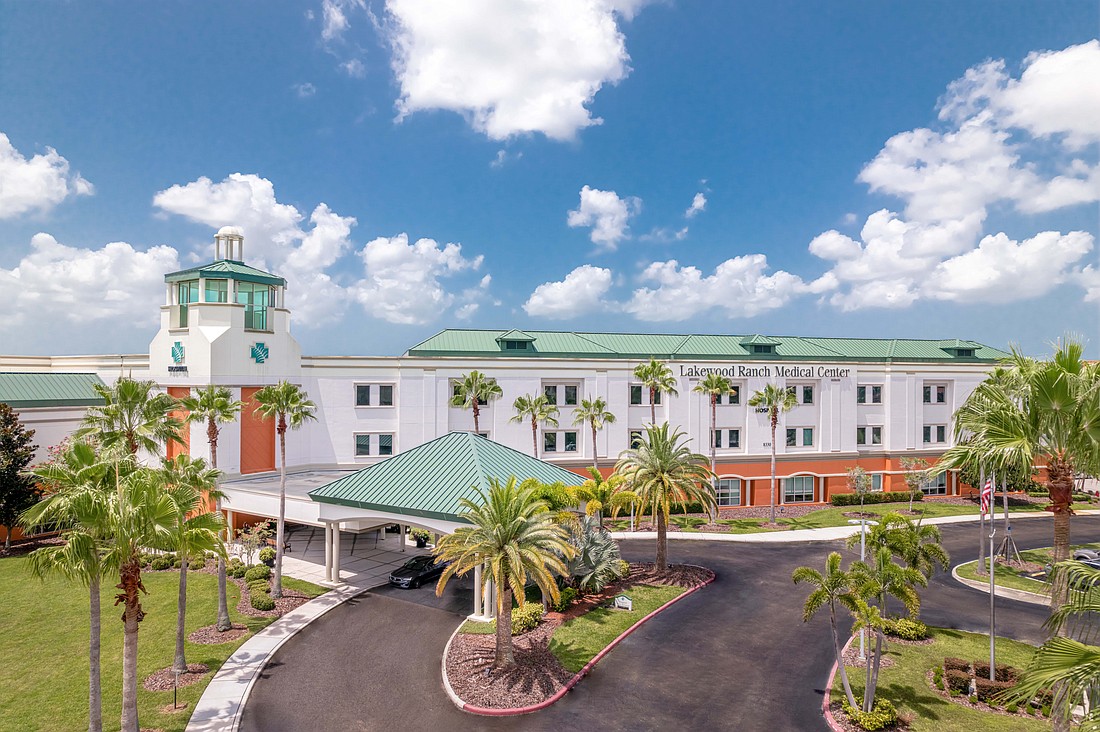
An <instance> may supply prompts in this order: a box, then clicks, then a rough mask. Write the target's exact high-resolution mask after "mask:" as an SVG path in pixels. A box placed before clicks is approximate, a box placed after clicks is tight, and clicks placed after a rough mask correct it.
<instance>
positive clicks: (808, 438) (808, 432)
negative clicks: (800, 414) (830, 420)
mask: <svg viewBox="0 0 1100 732" xmlns="http://www.w3.org/2000/svg"><path fill="white" fill-rule="evenodd" d="M813 444H814V430H813V428H812V427H803V428H802V447H813Z"/></svg>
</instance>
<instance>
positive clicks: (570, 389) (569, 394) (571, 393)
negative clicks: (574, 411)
mask: <svg viewBox="0 0 1100 732" xmlns="http://www.w3.org/2000/svg"><path fill="white" fill-rule="evenodd" d="M576 404H577V387H576V386H573V385H572V384H566V386H565V406H567V407H573V406H576Z"/></svg>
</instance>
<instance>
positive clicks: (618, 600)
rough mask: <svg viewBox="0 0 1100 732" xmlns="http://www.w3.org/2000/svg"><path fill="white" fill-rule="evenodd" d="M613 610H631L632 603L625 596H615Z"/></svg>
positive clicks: (632, 607)
mask: <svg viewBox="0 0 1100 732" xmlns="http://www.w3.org/2000/svg"><path fill="white" fill-rule="evenodd" d="M615 609H616V610H633V609H634V601H633V600H631V599H630V598H629V597H627V596H626V595H617V596H616V597H615Z"/></svg>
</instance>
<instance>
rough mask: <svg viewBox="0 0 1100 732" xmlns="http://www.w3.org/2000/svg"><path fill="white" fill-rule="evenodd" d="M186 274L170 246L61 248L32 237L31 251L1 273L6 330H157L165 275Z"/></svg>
mask: <svg viewBox="0 0 1100 732" xmlns="http://www.w3.org/2000/svg"><path fill="white" fill-rule="evenodd" d="M178 269H180V266H179V254H178V252H177V251H176V250H175V249H173V248H172V247H169V246H154V247H150V248H149V249H148V250H146V251H139V250H136V249H134V248H133V247H132V246H131V245H129V244H127V243H126V242H111V243H109V244H105V245H104V246H103V247H102V248H100V249H82V248H78V247H71V246H66V245H64V244H61V243H59V242H58V241H57V240H56V239H55V238H54V237H52V236H51V235H49V234H45V233H39V234H35V235H34V237H32V238H31V242H30V252H29V253H27V254H26V255H24V256H23V257H22V259H20V261H19V263H18V264H16V266H15V267H14V268H13V269H10V270H6V269H3V268H0V300H3V302H4V303H6V308H5V312H6V313H7V314H6V315H5V317H4V318H3V319H0V330H10V331H14V332H16V333H18V332H19V331H20V330H22V329H24V328H26V329H31V330H34V329H40V328H42V327H43V326H44V325H45V324H49V327H50V329H51V331H52V332H54V333H55V337H59V338H60V337H63V336H64V334H65V333H66V331H68V332H69V333H70V334H74V333H77V332H78V330H79V327H81V326H87V325H89V324H95V323H110V325H111V326H120V325H126V326H128V325H141V326H151V325H152V324H154V323H155V322H156V321H157V318H158V317H159V312H160V309H159V308H160V306H161V305H162V304H163V302H164V274H165V273H166V272H174V271H176V270H178Z"/></svg>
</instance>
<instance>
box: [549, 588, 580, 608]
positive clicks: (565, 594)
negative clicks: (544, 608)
mask: <svg viewBox="0 0 1100 732" xmlns="http://www.w3.org/2000/svg"><path fill="white" fill-rule="evenodd" d="M576 599H577V591H576V590H575V589H573V588H572V587H566V588H565V589H563V590H562V591H561V594H560V595H558V601H557V602H555V603H554V604H553V605H552V606H551V607H552V608H553V610H554V612H558V613H563V612H565V611H566V610H567V609H568V608H569V606H570V605H572V604H573V602H574V600H576Z"/></svg>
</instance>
